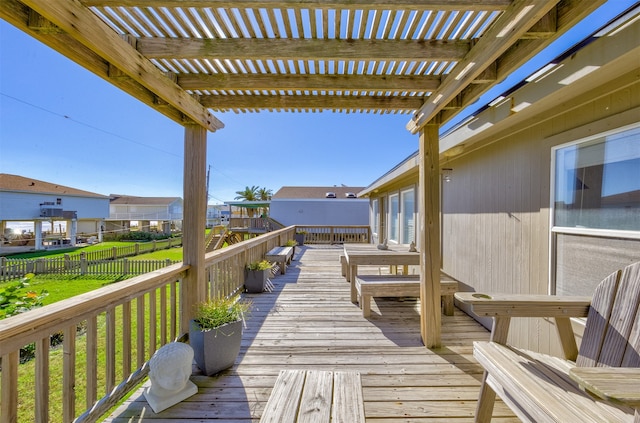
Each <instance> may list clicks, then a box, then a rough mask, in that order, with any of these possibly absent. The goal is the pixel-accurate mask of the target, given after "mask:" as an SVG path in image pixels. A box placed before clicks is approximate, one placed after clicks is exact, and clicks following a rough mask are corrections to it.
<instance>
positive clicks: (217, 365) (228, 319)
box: [189, 296, 251, 376]
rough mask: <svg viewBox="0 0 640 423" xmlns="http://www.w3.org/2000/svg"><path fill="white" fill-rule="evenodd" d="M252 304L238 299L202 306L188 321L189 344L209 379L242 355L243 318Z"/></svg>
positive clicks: (213, 300)
mask: <svg viewBox="0 0 640 423" xmlns="http://www.w3.org/2000/svg"><path fill="white" fill-rule="evenodd" d="M250 308H251V303H250V302H248V301H246V300H241V299H240V298H239V297H238V296H235V297H231V298H217V299H212V300H209V301H205V302H202V303H199V304H198V305H197V306H196V312H195V316H194V318H193V319H192V320H191V321H190V322H189V344H190V345H191V347H192V348H193V352H194V359H195V361H196V364H197V365H198V367H199V368H200V370H202V372H203V373H204V374H206V375H207V376H211V375H214V374H216V373H219V372H221V371H222V370H224V369H227V368H229V367H231V366H233V363H235V361H236V357H237V356H238V353H239V352H240V343H241V341H242V326H243V323H244V315H245V313H247V312H248V311H249V309H250Z"/></svg>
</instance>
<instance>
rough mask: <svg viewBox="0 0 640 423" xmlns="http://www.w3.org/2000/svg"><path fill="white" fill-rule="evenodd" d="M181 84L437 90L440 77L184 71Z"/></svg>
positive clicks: (187, 86)
mask: <svg viewBox="0 0 640 423" xmlns="http://www.w3.org/2000/svg"><path fill="white" fill-rule="evenodd" d="M178 85H180V86H181V87H182V88H183V89H185V90H268V91H270V90H331V91H335V90H350V91H433V90H435V89H437V88H438V87H439V86H440V77H439V76H405V75H326V74H325V75H300V74H297V75H287V77H286V78H284V77H283V78H274V76H273V75H269V74H261V75H255V74H228V73H218V74H214V75H208V74H181V75H179V76H178Z"/></svg>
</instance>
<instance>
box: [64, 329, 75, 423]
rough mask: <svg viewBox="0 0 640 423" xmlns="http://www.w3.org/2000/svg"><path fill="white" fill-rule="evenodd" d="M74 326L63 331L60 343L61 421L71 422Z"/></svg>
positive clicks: (73, 407) (73, 413) (73, 415)
mask: <svg viewBox="0 0 640 423" xmlns="http://www.w3.org/2000/svg"><path fill="white" fill-rule="evenodd" d="M75 386H76V325H71V326H67V327H66V328H65V329H64V341H63V342H62V392H63V393H64V395H63V397H62V421H63V422H65V423H67V422H72V421H73V419H74V418H75V414H76V394H75V392H76V390H75Z"/></svg>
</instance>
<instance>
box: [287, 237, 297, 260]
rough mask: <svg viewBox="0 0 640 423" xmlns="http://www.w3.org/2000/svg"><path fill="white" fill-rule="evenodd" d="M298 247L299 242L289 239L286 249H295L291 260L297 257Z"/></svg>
mask: <svg viewBox="0 0 640 423" xmlns="http://www.w3.org/2000/svg"><path fill="white" fill-rule="evenodd" d="M296 245H298V241H296V240H295V239H289V240H287V242H285V243H284V246H285V247H293V253H292V254H291V260H293V259H294V258H295V256H296Z"/></svg>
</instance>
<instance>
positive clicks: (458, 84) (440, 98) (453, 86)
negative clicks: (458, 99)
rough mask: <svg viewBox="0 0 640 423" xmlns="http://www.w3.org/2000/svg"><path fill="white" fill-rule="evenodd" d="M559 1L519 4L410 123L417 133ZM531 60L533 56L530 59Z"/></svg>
mask: <svg viewBox="0 0 640 423" xmlns="http://www.w3.org/2000/svg"><path fill="white" fill-rule="evenodd" d="M557 1H558V0H554V1H545V0H523V1H515V2H513V4H512V5H511V6H510V7H509V8H508V9H507V10H506V11H505V12H504V13H503V14H502V15H501V16H500V18H499V19H498V21H497V22H496V24H495V25H494V26H492V27H491V28H490V29H489V30H488V31H487V32H486V33H485V34H484V35H483V36H482V37H481V38H480V39H479V40H478V42H477V43H476V44H475V45H474V46H473V48H472V49H471V51H470V52H469V54H468V55H467V56H466V57H465V58H464V59H463V60H462V61H460V62H459V63H458V65H457V66H456V68H455V69H454V70H453V72H452V73H451V74H449V76H448V77H447V79H445V80H444V81H443V82H442V84H441V85H440V88H439V89H438V90H437V91H435V92H434V93H433V95H432V96H431V97H430V98H429V100H428V101H427V102H426V103H425V104H424V105H423V106H422V107H421V108H420V110H418V111H417V112H416V114H415V116H414V118H413V119H412V120H411V121H410V122H409V123H408V124H407V129H408V130H409V131H411V133H414V134H415V133H416V132H418V131H419V130H420V128H422V126H424V125H426V124H427V122H429V121H431V120H432V119H433V118H434V117H435V116H436V115H437V114H438V113H439V112H440V111H441V110H442V109H443V107H444V105H446V104H448V103H449V102H450V101H451V100H453V98H454V97H455V96H456V95H458V94H460V92H461V91H462V90H463V89H464V88H465V87H466V86H467V85H469V84H470V83H471V82H472V81H473V80H474V79H475V78H476V77H477V76H478V75H480V74H481V73H482V72H483V71H484V70H485V69H486V67H487V66H489V65H490V64H491V63H493V62H495V61H497V60H498V59H499V58H500V56H501V55H502V54H503V53H505V52H506V51H507V50H508V49H509V47H510V46H511V45H513V44H514V43H515V42H516V41H518V39H519V38H521V37H522V36H523V35H524V34H525V33H526V32H527V31H528V30H529V28H531V27H532V26H533V25H534V24H536V23H537V22H538V21H540V20H541V19H542V18H543V17H545V15H547V13H549V11H550V10H551V9H553V8H554V7H555V5H556V3H557ZM529 57H530V56H529Z"/></svg>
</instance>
